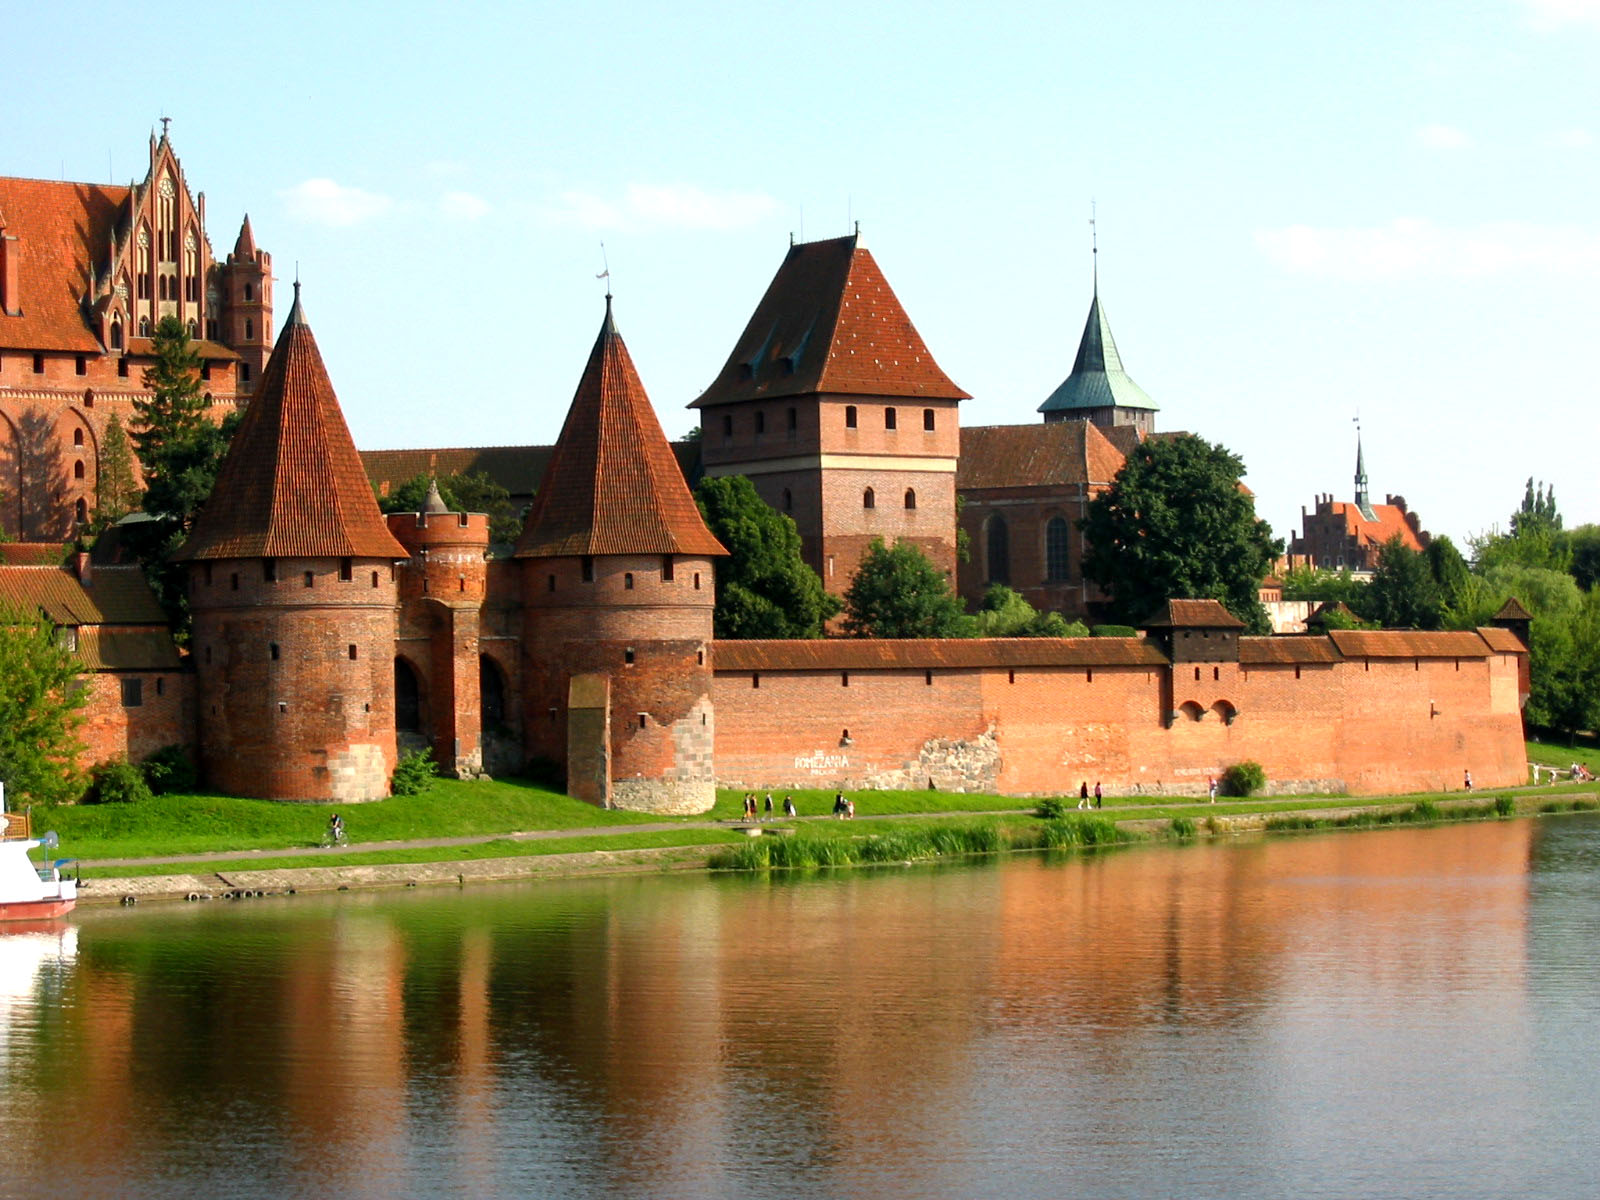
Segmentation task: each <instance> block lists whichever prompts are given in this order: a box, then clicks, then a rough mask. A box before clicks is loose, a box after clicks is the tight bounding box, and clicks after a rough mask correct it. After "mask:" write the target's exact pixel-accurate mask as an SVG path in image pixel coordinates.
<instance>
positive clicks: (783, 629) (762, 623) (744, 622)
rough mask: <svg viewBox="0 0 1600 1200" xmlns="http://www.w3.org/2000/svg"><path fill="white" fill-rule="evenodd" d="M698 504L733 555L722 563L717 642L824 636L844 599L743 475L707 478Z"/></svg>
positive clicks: (788, 525) (698, 488) (700, 488)
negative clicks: (824, 582) (810, 563)
mask: <svg viewBox="0 0 1600 1200" xmlns="http://www.w3.org/2000/svg"><path fill="white" fill-rule="evenodd" d="M695 502H696V503H697V504H698V505H699V506H700V515H701V516H702V517H704V518H705V522H706V526H707V527H708V528H709V529H710V530H711V532H712V533H713V534H715V535H716V538H717V540H718V541H719V542H721V543H722V544H723V546H725V547H726V548H727V550H728V557H727V558H725V559H721V560H719V561H718V563H717V607H716V613H715V615H714V617H713V618H712V620H713V624H714V626H715V629H716V634H717V636H718V637H725V638H814V637H821V636H822V631H823V626H824V625H825V624H826V623H827V621H828V618H829V617H832V616H834V615H835V614H836V613H837V612H838V611H839V600H838V597H836V596H834V595H832V594H830V593H829V592H828V591H827V590H826V589H825V588H824V587H823V586H822V579H821V578H820V577H819V576H818V575H817V573H816V572H815V571H813V570H812V569H811V568H810V567H808V566H807V565H806V563H805V560H804V559H803V558H801V556H800V533H799V530H797V529H796V528H795V524H794V521H792V520H791V519H790V518H789V517H787V516H785V515H784V514H783V513H780V512H778V511H777V510H776V509H774V508H772V507H771V506H770V505H768V504H767V503H766V501H764V500H762V499H761V497H760V496H759V495H757V494H756V489H755V485H754V484H753V483H751V482H750V481H749V480H748V479H746V478H745V477H744V476H743V475H725V476H722V477H721V478H716V479H713V478H711V477H709V476H708V477H706V478H704V479H702V480H701V481H700V482H699V484H698V485H696V487H695Z"/></svg>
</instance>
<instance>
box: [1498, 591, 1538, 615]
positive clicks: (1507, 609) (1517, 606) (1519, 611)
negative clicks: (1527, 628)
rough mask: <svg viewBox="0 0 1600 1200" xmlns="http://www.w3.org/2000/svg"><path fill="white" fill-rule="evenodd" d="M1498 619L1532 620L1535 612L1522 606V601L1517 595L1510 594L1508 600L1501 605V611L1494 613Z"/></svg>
mask: <svg viewBox="0 0 1600 1200" xmlns="http://www.w3.org/2000/svg"><path fill="white" fill-rule="evenodd" d="M1494 619H1495V620H1496V621H1531V620H1533V614H1532V613H1531V612H1529V611H1528V610H1527V609H1525V608H1523V607H1522V601H1521V600H1518V599H1517V598H1516V597H1515V596H1508V597H1507V598H1506V602H1505V603H1504V604H1502V605H1501V606H1500V611H1499V612H1497V613H1495V614H1494Z"/></svg>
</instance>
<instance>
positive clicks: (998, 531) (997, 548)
mask: <svg viewBox="0 0 1600 1200" xmlns="http://www.w3.org/2000/svg"><path fill="white" fill-rule="evenodd" d="M985 543H986V549H987V551H988V553H987V554H986V555H985V558H987V560H988V567H989V571H988V575H989V578H988V580H987V582H989V583H1010V582H1011V531H1010V530H1008V529H1007V528H1006V519H1005V518H1004V517H1002V516H1001V515H1000V514H999V513H996V514H995V515H994V516H992V517H990V518H989V532H988V537H987V538H986V539H985Z"/></svg>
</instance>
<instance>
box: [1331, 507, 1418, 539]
mask: <svg viewBox="0 0 1600 1200" xmlns="http://www.w3.org/2000/svg"><path fill="white" fill-rule="evenodd" d="M1368 507H1369V508H1371V509H1372V515H1373V516H1374V517H1376V518H1377V519H1376V520H1374V521H1369V520H1367V519H1366V517H1364V516H1362V515H1361V509H1360V507H1359V506H1358V505H1355V504H1352V503H1350V502H1349V501H1346V500H1335V501H1334V502H1333V504H1332V505H1331V508H1332V510H1333V513H1334V515H1335V516H1338V517H1342V518H1343V519H1344V527H1345V532H1346V533H1347V534H1349V535H1350V536H1352V537H1354V538H1355V539H1356V541H1357V542H1358V544H1360V545H1363V546H1382V545H1384V544H1385V543H1387V542H1388V541H1389V539H1390V538H1392V537H1394V536H1395V535H1396V534H1398V535H1399V537H1400V544H1401V545H1402V546H1404V547H1405V548H1406V549H1407V550H1421V549H1422V548H1423V546H1422V543H1421V541H1419V540H1418V539H1417V531H1416V530H1415V529H1413V528H1411V525H1410V524H1409V523H1408V522H1407V521H1406V511H1405V509H1403V508H1400V507H1399V506H1398V505H1394V504H1372V505H1369V506H1368Z"/></svg>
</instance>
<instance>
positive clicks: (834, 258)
mask: <svg viewBox="0 0 1600 1200" xmlns="http://www.w3.org/2000/svg"><path fill="white" fill-rule="evenodd" d="M967 398H968V397H967V393H966V392H964V391H962V390H961V389H960V388H958V387H957V386H956V385H955V384H954V383H952V382H951V381H950V377H949V376H947V375H946V374H945V373H944V371H943V370H941V369H940V367H939V364H938V363H936V362H934V361H933V355H932V354H931V353H929V351H928V347H927V345H926V344H925V343H924V342H923V340H922V335H921V334H919V333H918V332H917V330H916V327H915V326H914V325H912V324H911V318H910V317H909V316H907V315H906V310H905V309H904V308H903V307H902V306H901V304H900V300H899V298H898V297H897V296H896V295H895V294H894V289H893V288H891V287H890V286H889V281H888V280H887V279H886V278H884V274H883V271H882V270H881V269H879V267H878V264H877V262H876V260H874V259H873V257H872V253H871V252H870V251H869V250H867V248H866V247H865V246H863V245H861V239H860V237H859V235H852V236H850V237H843V238H832V239H830V240H828V241H822V242H803V243H801V244H800V245H798V246H790V247H789V253H788V255H787V256H786V257H785V258H784V260H783V265H782V266H780V267H779V268H778V273H777V274H776V275H775V276H773V279H772V282H771V284H769V285H768V287H767V292H766V295H764V296H762V298H761V303H760V304H758V305H757V306H756V311H755V313H754V315H753V316H751V318H750V323H749V324H748V325H746V326H745V330H744V333H743V334H741V335H740V337H739V341H738V342H737V343H736V344H735V346H734V348H733V353H732V354H730V355H729V356H728V361H727V363H725V364H724V365H723V368H722V371H721V373H720V374H718V376H717V378H716V379H715V380H714V381H713V382H712V384H711V386H710V387H708V388H707V389H706V390H705V392H704V393H703V394H702V395H701V396H700V398H699V399H698V400H696V401H695V402H694V403H693V404H692V405H690V407H691V408H697V409H699V410H700V417H701V422H702V430H701V434H700V453H701V460H702V462H703V463H704V465H705V472H706V474H707V475H745V476H748V477H749V479H750V481H751V482H752V483H753V484H755V488H756V491H757V493H758V494H759V495H760V496H761V498H762V499H763V500H765V501H766V502H767V503H768V504H770V505H771V506H772V507H773V508H775V509H777V510H778V511H779V512H781V513H786V514H788V515H789V516H790V517H792V518H793V519H794V523H795V526H796V527H797V528H798V530H799V533H800V544H801V548H802V552H803V553H804V554H805V558H806V561H807V562H808V563H809V564H810V565H811V567H812V568H813V569H814V570H815V571H816V572H817V574H819V575H821V576H822V582H823V585H824V586H825V587H826V588H827V589H828V590H829V591H830V592H834V593H836V594H841V595H842V594H843V593H844V591H845V589H846V588H848V587H849V586H850V580H851V579H852V578H853V577H854V575H855V571H856V566H857V564H858V563H860V561H861V557H862V555H863V554H865V553H866V550H867V547H868V546H869V545H871V543H872V540H873V538H876V537H881V538H883V539H884V541H885V542H887V543H888V544H890V545H893V544H894V543H895V542H900V541H909V542H914V543H915V544H916V545H917V546H918V548H920V549H921V550H922V551H923V553H925V554H926V555H927V556H928V557H929V558H930V559H931V560H932V561H933V563H934V565H935V566H937V567H939V568H940V569H941V570H943V571H944V572H945V573H946V574H947V575H949V576H950V577H951V579H952V580H954V578H955V567H956V542H955V529H956V459H957V457H958V456H959V455H960V452H961V426H960V421H959V418H958V416H957V412H956V406H957V404H958V402H960V401H962V400H965V399H967Z"/></svg>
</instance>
